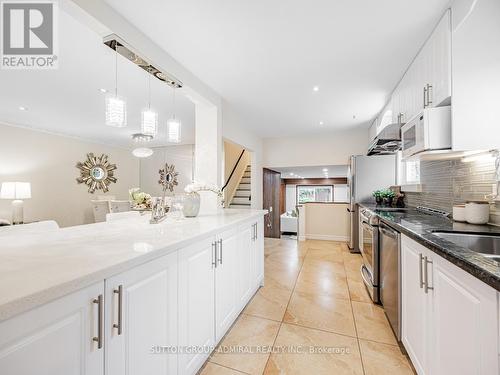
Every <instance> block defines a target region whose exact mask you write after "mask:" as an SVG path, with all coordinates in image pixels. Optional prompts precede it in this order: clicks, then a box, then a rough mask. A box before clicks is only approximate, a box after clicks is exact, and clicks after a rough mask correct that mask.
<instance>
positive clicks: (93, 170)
mask: <svg viewBox="0 0 500 375" xmlns="http://www.w3.org/2000/svg"><path fill="white" fill-rule="evenodd" d="M76 167H77V168H78V169H79V170H80V177H78V178H77V179H76V181H77V182H78V183H79V184H85V185H87V186H88V188H89V193H90V194H94V192H95V191H96V190H102V191H103V192H105V193H106V192H108V190H109V188H108V187H109V185H110V184H111V183H116V181H117V180H116V177H114V171H115V170H116V169H117V167H116V164H110V163H109V161H108V155H104V154H102V155H101V156H99V157H97V156H95V155H94V154H93V153H89V154H87V160H85V161H84V162H83V163H80V162H78V163H76Z"/></svg>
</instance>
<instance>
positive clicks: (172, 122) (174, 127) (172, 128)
mask: <svg viewBox="0 0 500 375" xmlns="http://www.w3.org/2000/svg"><path fill="white" fill-rule="evenodd" d="M175 89H176V87H175V86H172V90H173V93H172V98H173V99H172V102H173V106H172V108H173V115H172V117H171V118H170V119H168V121H167V137H168V141H169V142H171V143H179V142H180V141H181V126H182V124H181V121H180V120H179V119H177V118H175Z"/></svg>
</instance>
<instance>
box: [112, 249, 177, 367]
mask: <svg viewBox="0 0 500 375" xmlns="http://www.w3.org/2000/svg"><path fill="white" fill-rule="evenodd" d="M105 329H106V331H105V335H106V345H105V348H106V374H129V375H141V374H176V373H177V356H176V355H175V354H172V353H170V354H167V352H163V353H162V352H158V349H155V351H154V352H153V350H152V349H153V348H152V347H153V346H157V347H167V348H174V349H175V348H176V346H177V252H176V253H173V254H169V255H166V256H164V257H161V258H158V259H155V260H153V261H151V262H148V263H146V264H143V265H141V266H138V267H135V268H133V269H131V270H129V271H126V272H124V273H122V274H119V275H117V276H114V277H112V278H110V279H107V280H106V328H105ZM167 350H168V349H167ZM160 351H161V350H160Z"/></svg>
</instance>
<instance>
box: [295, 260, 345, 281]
mask: <svg viewBox="0 0 500 375" xmlns="http://www.w3.org/2000/svg"><path fill="white" fill-rule="evenodd" d="M302 271H304V272H312V273H322V274H326V275H333V274H335V275H337V276H341V277H346V272H345V268H344V264H343V263H342V262H327V261H324V260H318V259H309V258H308V257H307V256H306V258H305V259H304V263H303V264H302Z"/></svg>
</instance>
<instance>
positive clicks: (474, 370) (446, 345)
mask: <svg viewBox="0 0 500 375" xmlns="http://www.w3.org/2000/svg"><path fill="white" fill-rule="evenodd" d="M433 262H434V264H433V269H434V270H433V287H434V290H433V293H434V297H433V304H432V325H431V327H430V330H429V331H430V332H432V340H431V341H430V343H431V345H432V346H431V348H430V351H431V353H432V358H433V361H432V372H431V373H432V374H436V375H437V374H454V375H470V374H476V375H487V374H498V373H499V372H498V371H499V368H498V325H499V321H498V313H497V303H496V299H497V297H496V291H495V290H494V289H493V288H491V287H490V286H488V285H486V284H484V283H483V282H481V281H480V280H478V279H476V278H475V277H473V276H472V275H469V274H468V273H467V272H465V271H463V270H461V269H459V268H458V267H456V266H455V265H453V264H451V263H450V262H448V261H447V260H445V259H444V258H442V257H440V256H437V255H434V257H433Z"/></svg>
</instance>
